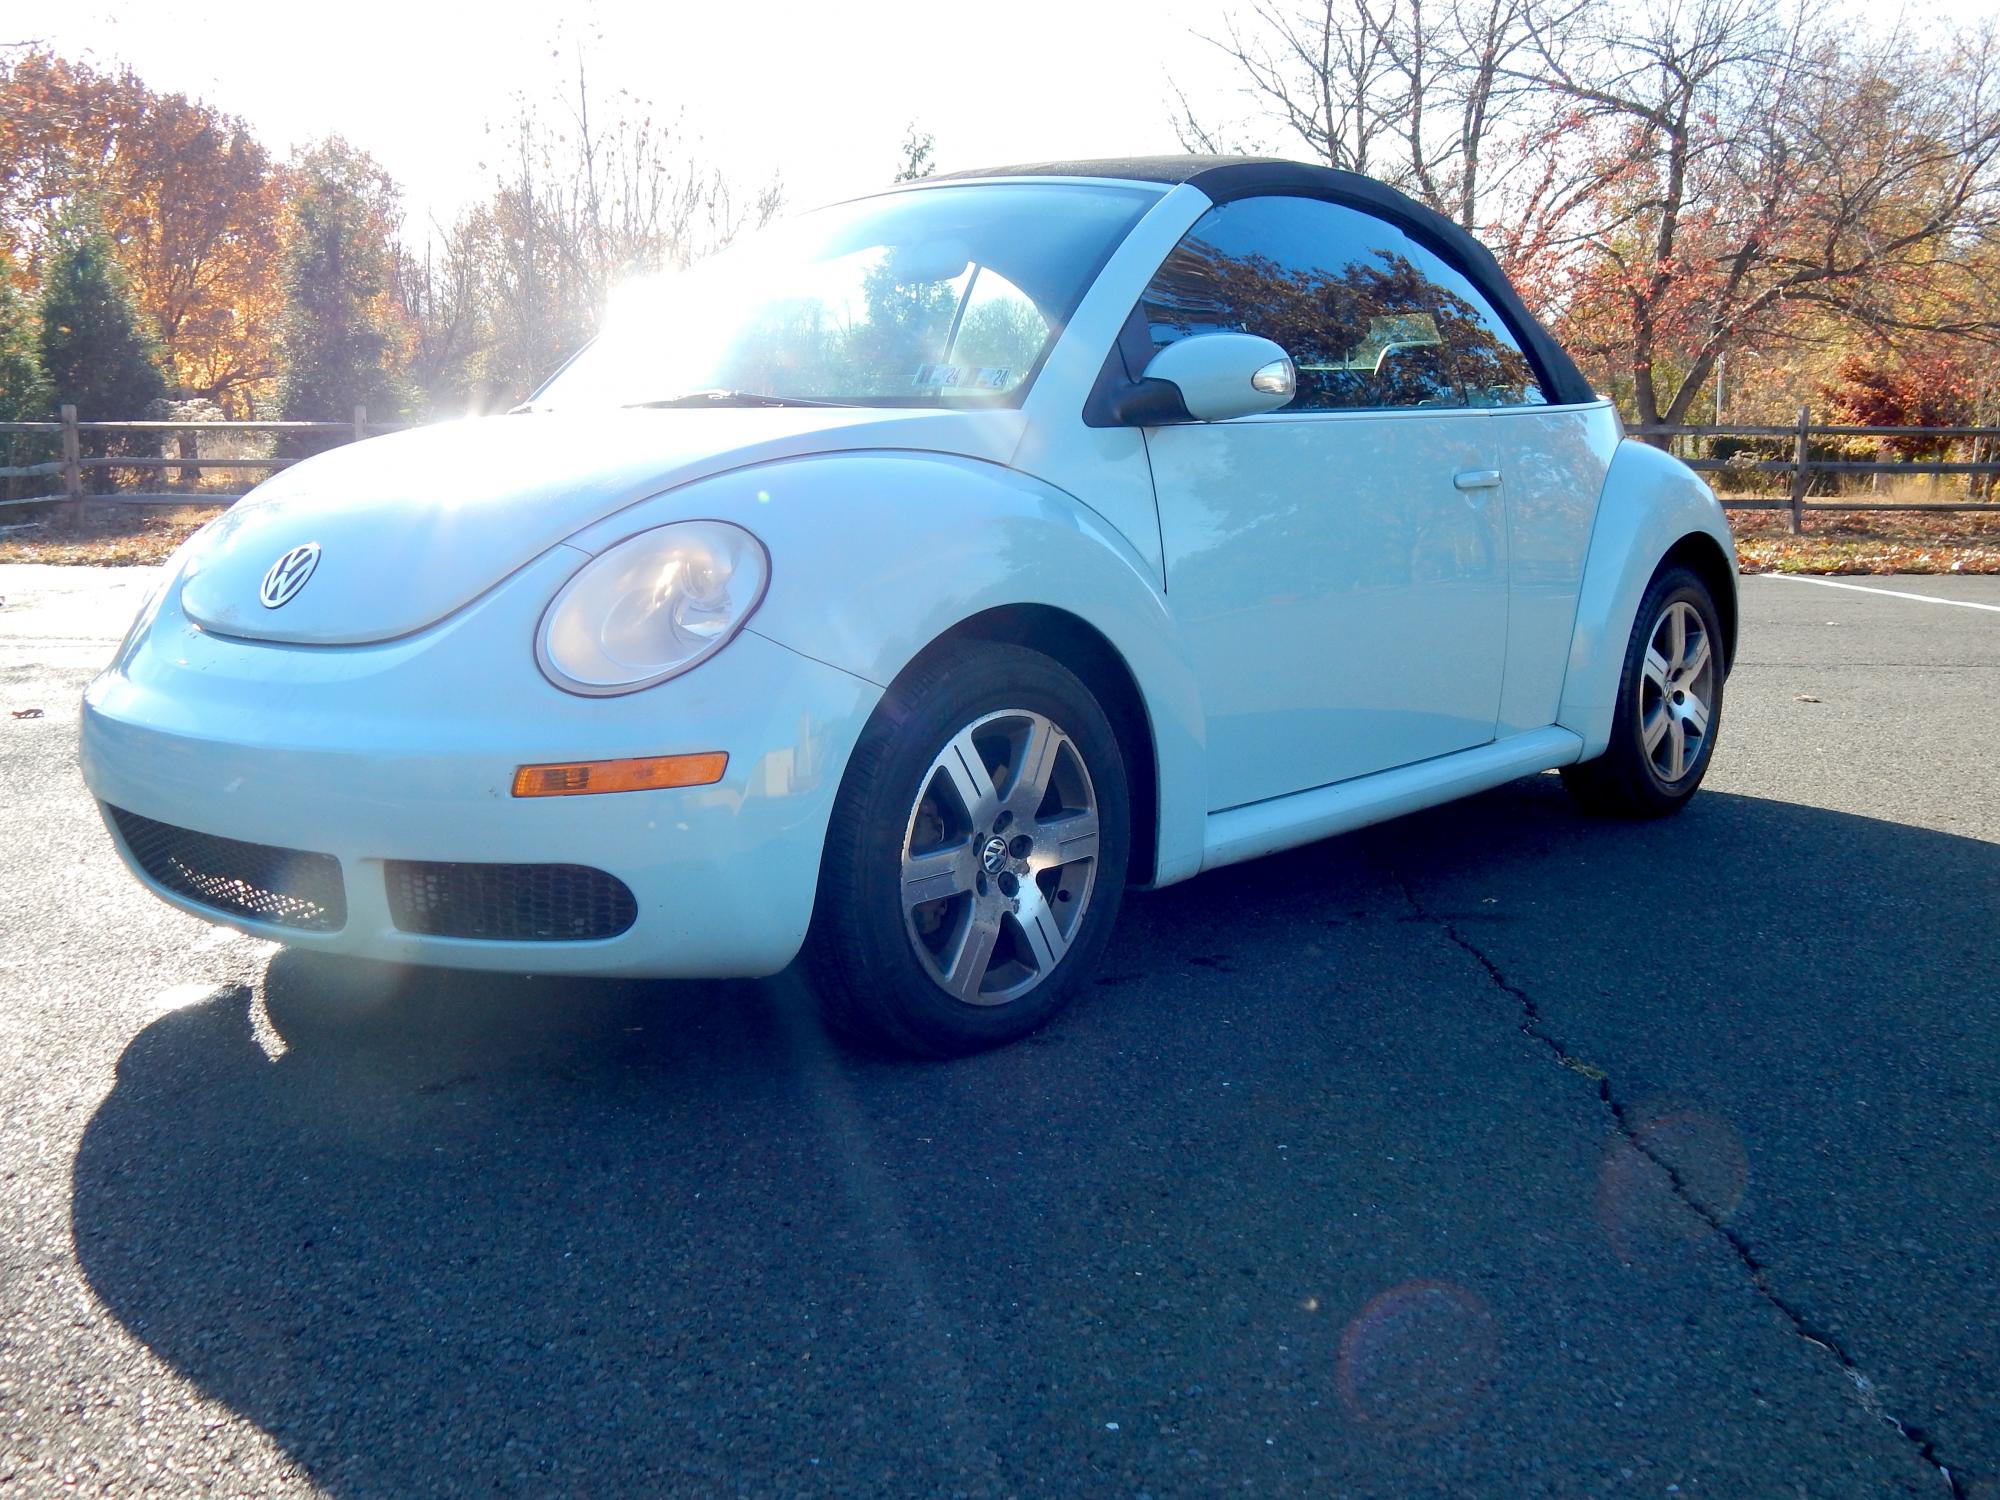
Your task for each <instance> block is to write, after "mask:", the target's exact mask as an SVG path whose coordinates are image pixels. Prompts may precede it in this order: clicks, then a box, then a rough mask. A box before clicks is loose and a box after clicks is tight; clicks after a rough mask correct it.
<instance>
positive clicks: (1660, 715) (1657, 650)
mask: <svg viewBox="0 0 2000 1500" xmlns="http://www.w3.org/2000/svg"><path fill="white" fill-rule="evenodd" d="M1642 670H1643V677H1642V680H1641V681H1640V684H1639V738H1640V742H1641V743H1642V744H1643V745H1644V746H1645V750H1646V758H1647V759H1648V760H1650V761H1651V762H1652V764H1653V770H1654V771H1655V772H1657V773H1658V775H1659V777H1660V779H1661V780H1662V781H1664V782H1667V783H1668V784H1670V785H1671V784H1672V783H1674V782H1676V781H1679V780H1680V779H1681V778H1682V777H1684V776H1686V775H1687V774H1688V773H1689V772H1690V771H1692V770H1693V769H1694V768H1695V766H1696V765H1697V764H1698V763H1699V762H1700V760H1701V755H1702V751H1703V750H1704V749H1706V748H1707V746H1708V721H1709V715H1710V713H1711V712H1712V708H1713V705H1714V702H1715V652H1714V650H1713V648H1712V647H1711V646H1710V644H1709V639H1708V627H1707V626H1706V625H1704V624H1703V623H1702V618H1701V613H1700V611H1698V610H1697V609H1696V608H1695V607H1694V606H1693V605H1692V604H1689V603H1687V602H1686V601H1684V600H1679V599H1676V600H1675V601H1674V602H1673V603H1671V604H1669V605H1668V606H1667V607H1666V608H1665V609H1663V610H1662V611H1660V618H1659V619H1658V620H1656V621H1654V622H1653V633H1652V634H1651V635H1650V636H1648V637H1647V638H1646V660H1645V664H1644V667H1643V669H1642Z"/></svg>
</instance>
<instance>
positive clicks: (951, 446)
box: [181, 407, 1021, 645]
mask: <svg viewBox="0 0 2000 1500" xmlns="http://www.w3.org/2000/svg"><path fill="white" fill-rule="evenodd" d="M1020 434H1021V416H1020V413H1019V412H1016V411H1011V410H986V411H937V410H914V409H913V410H900V409H882V408H867V407H760V408H733V407H732V408H720V409H697V410H668V411H657V410H655V411H610V412H601V411H600V412H574V413H572V412H534V413H523V414H520V415H515V416H506V417H484V418H476V419H471V420H467V421H461V422H448V423H444V424H441V425H439V426H435V427H423V428H417V429H414V430H412V431H409V432H402V433H397V434H395V435H393V436H390V437H382V438H375V439H372V440H370V441H368V442H365V443H355V444H352V445H349V446H346V447H340V448H335V449H332V450H331V451H329V452H326V453H322V454H320V455H318V456H317V457H314V458H311V459H308V460H306V461H305V462H303V463H300V464H296V465H294V466H293V467H292V468H289V469H286V470H284V471H282V472H281V473H279V474H276V475H274V476H273V477H272V478H270V479H269V480H267V481H265V483H263V484H261V485H259V486H258V487H257V489H256V490H255V491H253V492H252V493H251V494H250V495H248V496H246V497H245V498H244V499H243V500H242V501H240V502H238V503H237V505H236V506H234V507H233V508H232V509H231V510H229V511H228V512H227V513H226V514H224V515H223V516H222V517H220V518H219V519H218V520H216V521H215V522H214V523H212V524H211V526H210V527H209V529H208V530H207V531H206V532H205V533H204V534H203V536H202V538H201V541H200V543H199V544H198V545H197V546H196V547H195V548H194V549H192V550H191V554H190V556H189V559H188V561H187V563H186V567H185V571H184V573H183V578H184V580H185V581H184V583H183V585H182V589H181V608H182V609H183V610H184V611H185V612H186V613H187V615H188V617H189V618H190V619H192V620H193V621H194V622H195V623H197V624H198V625H201V626H202V627H203V628H205V629H208V630H213V631H216V632H218V633H219V634H224V635H232V636H240V637H244V638H247V639H252V640H266V641H289V642H297V643H308V644H316V645H355V644H360V643H362V642H366V641H381V640H390V639H393V638H394V637H397V636H402V635H409V634H411V633H412V632H414V631H418V630H422V629H423V628H424V627H426V626H428V625H431V624H433V623H435V622H436V621H438V620H441V619H443V618H444V617H445V616H446V615H449V614H451V613H452V612H454V611H455V610H458V609H460V608H462V607H463V606H464V605H466V604H469V603H470V602H471V601H472V600H474V599H476V598H478V597H479V595H481V594H483V593H485V592H486V591H487V590H488V589H490V588H492V587H493V585H494V584H496V583H498V582H499V581H500V580H501V579H503V578H505V577H507V576H508V575H509V574H510V573H513V572H514V571H515V570H516V569H518V568H520V567H522V566H524V565H525V564H527V563H528V562H530V561H532V560H533V559H534V558H536V557H539V556H540V555H541V554H542V553H544V552H546V551H548V549H549V548H551V547H553V546H555V545H557V544H558V543H559V542H561V541H563V540H564V539H565V538H566V537H569V536H570V535H572V534H573V533H575V532H577V531H579V530H581V529H583V528H584V527H586V526H589V525H590V524H591V523H593V522H595V521H600V520H602V519H604V518H605V517H606V516H609V515H612V514H614V513H615V512H617V511H620V510H623V509H625V508H626V507H627V506H630V505H635V504H637V503H638V502H639V501H641V500H645V499H648V498H650V497H652V496H654V495H657V494H659V493H660V492H661V491H663V490H668V489H672V488H674V487H675V486H677V485H683V484H686V483H688V482H689V481H691V480H696V479H701V478H704V477H706V476H708V475H710V474H717V473H721V472H723V471H724V470H728V469H740V468H744V467H746V466H748V465H750V464H758V463H768V462H771V461H773V460H777V459H785V458H798V457H803V456H807V455H812V454H823V453H830V452H839V451H845V450H853V449H871V450H877V451H879V450H882V449H907V450H915V451H921V452H931V453H940V452H941V453H959V454H965V455H968V456H970V457H975V458H983V459H989V460H991V461H993V462H996V463H1005V462H1006V461H1007V460H1008V459H1010V458H1011V457H1012V456H1013V453H1014V449H1015V447H1016V446H1017V444H1018V443H1019V440H1020ZM767 541H768V539H767ZM310 543H317V544H318V549H317V550H318V559H317V562H316V564H314V566H313V568H312V571H311V573H310V576H308V577H307V579H306V581H305V583H304V584H303V585H301V586H299V587H298V588H297V589H296V591H295V592H294V594H293V596H292V597H291V598H289V599H287V600H285V601H284V602H282V603H281V604H279V605H278V606H276V607H267V606H266V605H265V604H264V603H263V602H262V600H261V599H260V597H259V593H260V589H261V588H262V585H263V582H264V578H265V575H266V574H267V573H269V572H271V571H272V568H273V565H274V564H276V563H277V562H278V560H279V559H280V558H282V557H284V556H286V554H288V553H290V552H292V551H293V549H295V548H301V547H305V546H306V545H307V544H310ZM580 560H581V559H579V561H580Z"/></svg>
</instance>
